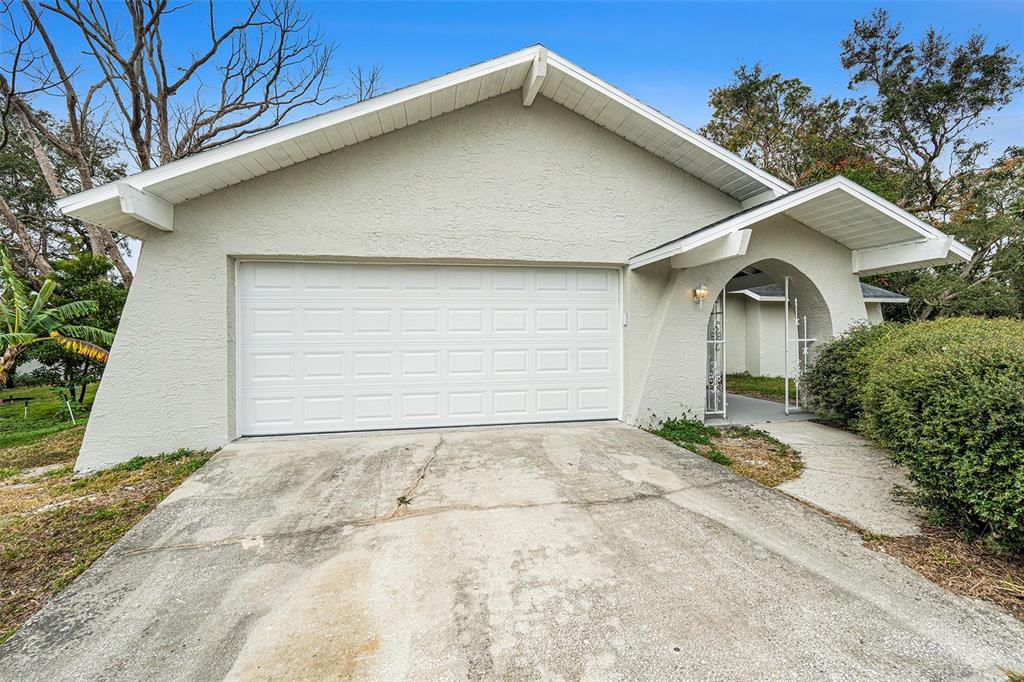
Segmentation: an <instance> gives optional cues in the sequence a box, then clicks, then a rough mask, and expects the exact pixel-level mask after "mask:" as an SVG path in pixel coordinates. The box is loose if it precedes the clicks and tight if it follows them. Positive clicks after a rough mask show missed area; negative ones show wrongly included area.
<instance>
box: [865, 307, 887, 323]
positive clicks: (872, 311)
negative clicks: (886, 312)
mask: <svg viewBox="0 0 1024 682" xmlns="http://www.w3.org/2000/svg"><path fill="white" fill-rule="evenodd" d="M864 305H865V307H866V308H867V311H868V322H870V323H871V324H878V323H879V322H881V321H882V320H883V319H884V318H883V317H882V304H881V303H865V304H864Z"/></svg>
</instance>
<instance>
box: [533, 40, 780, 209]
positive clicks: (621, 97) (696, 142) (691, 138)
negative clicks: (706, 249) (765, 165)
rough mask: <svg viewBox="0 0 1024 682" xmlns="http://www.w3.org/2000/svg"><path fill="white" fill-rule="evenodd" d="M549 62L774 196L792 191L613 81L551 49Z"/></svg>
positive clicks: (769, 174) (778, 180) (773, 177)
mask: <svg viewBox="0 0 1024 682" xmlns="http://www.w3.org/2000/svg"><path fill="white" fill-rule="evenodd" d="M548 62H549V63H550V64H551V65H552V66H554V67H555V68H557V69H558V70H559V71H562V72H563V73H565V74H566V75H567V76H569V77H571V78H574V79H576V80H577V81H579V82H581V83H583V84H584V85H586V86H588V87H590V88H593V89H594V90H597V91H598V92H600V93H601V94H602V95H604V96H606V97H608V98H609V99H611V100H613V101H615V102H617V103H618V104H621V105H622V106H623V107H625V108H626V109H629V110H630V111H634V112H636V113H638V114H640V115H642V116H644V117H645V118H647V119H648V120H649V121H651V122H652V123H654V124H655V125H658V126H661V127H662V128H664V129H665V130H667V131H669V132H671V133H673V134H675V135H677V136H679V137H681V138H683V139H684V140H685V141H686V142H689V143H690V144H692V145H693V146H695V147H698V148H699V149H702V150H703V151H705V152H707V153H709V154H711V155H712V156H714V157H716V158H718V159H719V160H721V161H723V162H725V163H727V164H728V165H730V166H732V167H733V168H736V169H737V170H740V171H742V172H743V173H745V174H746V175H749V176H751V177H753V178H755V179H756V180H757V181H758V182H760V183H762V184H763V185H764V186H765V187H767V188H768V189H770V190H773V191H774V192H775V194H776V196H779V195H782V194H785V193H787V192H791V191H792V190H793V187H792V185H788V184H786V183H785V182H783V181H782V180H780V179H778V178H777V177H775V176H774V175H772V174H771V173H768V172H767V171H764V170H761V169H760V168H758V167H757V166H755V165H754V164H752V163H750V162H749V161H744V160H743V159H741V158H740V157H739V156H737V155H736V154H733V153H732V152H730V151H729V150H727V149H725V148H724V147H720V146H718V145H717V144H715V143H714V142H712V141H711V140H709V139H707V138H706V137H704V136H703V135H700V134H698V133H695V132H694V131H692V130H690V129H689V128H687V127H686V126H684V125H683V124H681V123H678V122H677V121H674V120H672V119H671V118H669V117H668V116H666V115H665V114H663V113H661V112H660V111H658V110H657V109H654V108H653V107H650V106H648V105H646V104H644V103H643V102H641V101H640V100H638V99H636V98H634V97H630V96H629V95H627V94H626V93H625V92H623V91H622V90H619V89H618V88H617V87H615V86H614V85H612V84H610V83H608V82H606V81H603V80H601V79H600V78H598V77H597V76H595V75H594V74H592V73H589V72H588V71H586V70H584V69H581V68H580V67H578V66H576V65H575V64H573V63H572V62H570V61H569V60H568V59H565V58H564V57H560V56H559V55H557V54H555V53H554V52H551V53H549V54H548Z"/></svg>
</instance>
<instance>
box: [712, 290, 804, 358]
mask: <svg viewBox="0 0 1024 682" xmlns="http://www.w3.org/2000/svg"><path fill="white" fill-rule="evenodd" d="M801 317H802V314H801ZM784 326H785V315H784V306H783V304H782V303H781V302H779V301H755V300H752V299H750V298H748V297H746V296H743V295H730V296H729V301H728V308H727V309H726V329H727V331H728V336H727V337H726V340H727V343H726V348H728V349H729V355H728V368H729V373H730V374H732V373H735V372H749V373H750V374H752V375H754V376H765V377H780V376H782V375H783V373H784V367H785V359H784V358H785V353H784V352H783V347H784V345H785V334H784V333H783V327H784ZM796 334H797V326H796V319H795V318H794V317H793V316H792V315H790V319H789V337H790V338H791V339H796ZM790 351H791V352H792V353H793V354H792V355H790V359H789V366H790V369H791V370H792V371H793V372H796V368H797V357H796V343H795V341H794V342H793V343H792V345H791V346H790Z"/></svg>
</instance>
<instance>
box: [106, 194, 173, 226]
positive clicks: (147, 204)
mask: <svg viewBox="0 0 1024 682" xmlns="http://www.w3.org/2000/svg"><path fill="white" fill-rule="evenodd" d="M116 187H117V196H118V199H119V200H120V203H121V212H122V213H124V214H125V215H130V216H131V217H133V218H135V219H136V220H138V221H141V222H143V223H146V224H147V225H152V226H153V227H155V228H157V229H158V230H163V231H164V232H173V231H174V205H173V204H171V203H170V202H169V201H166V200H164V199H162V198H160V197H158V196H156V195H154V194H150V193H149V192H145V191H143V190H141V189H138V188H137V187H132V186H131V185H129V184H128V183H127V182H118V183H117V184H116Z"/></svg>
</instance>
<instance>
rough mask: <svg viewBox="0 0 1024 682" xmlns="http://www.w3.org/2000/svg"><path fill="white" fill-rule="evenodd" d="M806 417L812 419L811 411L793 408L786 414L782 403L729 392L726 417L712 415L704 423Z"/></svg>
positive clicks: (743, 422)
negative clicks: (712, 416)
mask: <svg viewBox="0 0 1024 682" xmlns="http://www.w3.org/2000/svg"><path fill="white" fill-rule="evenodd" d="M808 419H814V413H813V412H804V411H796V410H794V411H793V412H792V413H791V414H786V412H785V407H784V406H783V404H782V403H776V402H773V401H771V400H762V399H761V398H750V397H748V396H745V395H737V394H735V393H729V394H728V399H727V409H726V418H725V419H722V418H720V417H714V418H711V419H706V420H705V421H704V423H706V424H707V425H708V426H729V425H750V424H763V423H765V422H803V421H807V420H808Z"/></svg>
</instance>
